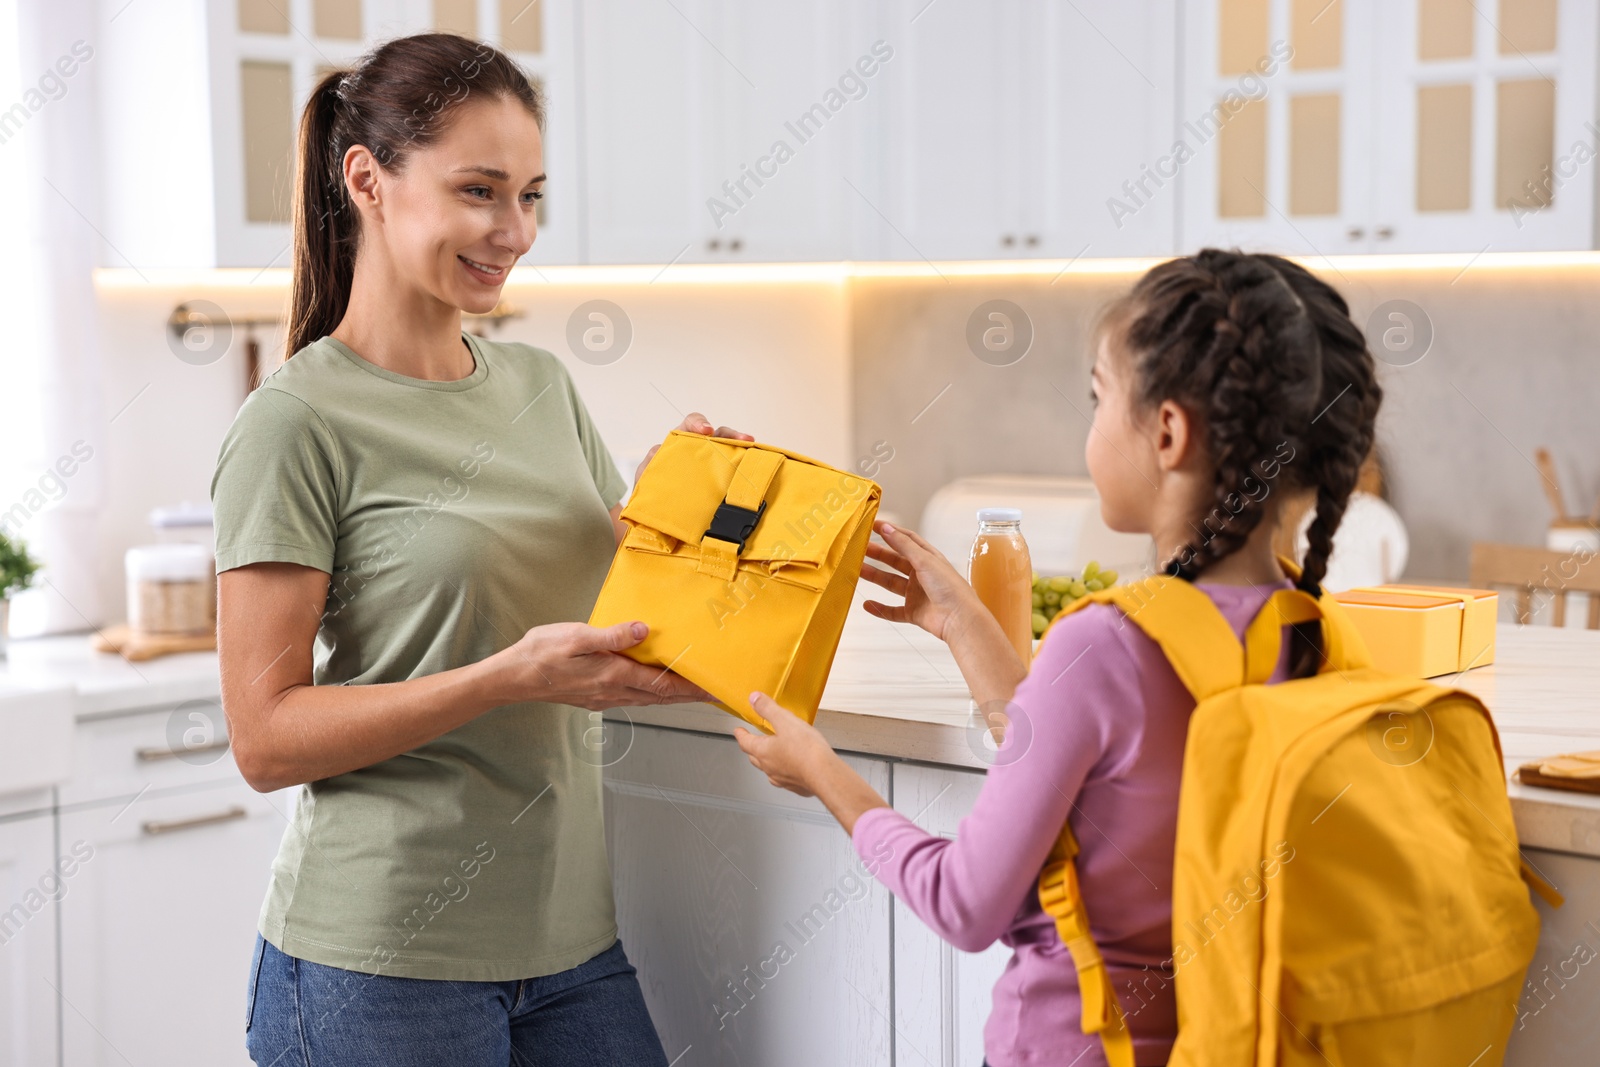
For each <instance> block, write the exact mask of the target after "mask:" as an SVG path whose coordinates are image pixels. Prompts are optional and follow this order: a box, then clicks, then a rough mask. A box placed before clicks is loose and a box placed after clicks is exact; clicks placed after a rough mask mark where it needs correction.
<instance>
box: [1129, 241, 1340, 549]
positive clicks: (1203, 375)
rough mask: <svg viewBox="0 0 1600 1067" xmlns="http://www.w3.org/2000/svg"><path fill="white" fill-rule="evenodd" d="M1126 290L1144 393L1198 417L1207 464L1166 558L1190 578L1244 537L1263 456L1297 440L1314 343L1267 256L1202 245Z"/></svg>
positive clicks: (1256, 507) (1298, 446)
mask: <svg viewBox="0 0 1600 1067" xmlns="http://www.w3.org/2000/svg"><path fill="white" fill-rule="evenodd" d="M1129 299H1130V301H1131V302H1132V304H1133V306H1134V307H1135V308H1137V309H1139V310H1138V311H1137V312H1136V313H1135V314H1134V315H1133V316H1132V319H1131V321H1130V323H1129V326H1128V342H1129V344H1130V346H1131V347H1132V349H1133V350H1134V351H1136V352H1138V353H1140V354H1141V356H1142V358H1141V359H1140V365H1139V368H1138V376H1139V379H1140V381H1141V382H1142V385H1143V390H1142V392H1143V395H1142V400H1143V402H1144V403H1145V404H1147V405H1148V404H1156V403H1159V402H1160V401H1161V400H1163V399H1166V398H1174V399H1177V400H1179V401H1180V402H1182V403H1184V404H1185V406H1186V407H1188V408H1190V410H1192V411H1193V412H1194V413H1195V414H1196V415H1198V416H1200V418H1199V419H1198V421H1199V422H1200V423H1201V424H1202V425H1203V426H1204V427H1205V434H1206V441H1205V445H1206V449H1207V451H1208V453H1209V455H1210V457H1211V460H1212V464H1213V467H1214V470H1215V483H1214V485H1213V489H1212V501H1211V506H1210V508H1209V509H1208V510H1207V511H1206V513H1205V514H1204V515H1203V516H1202V517H1201V518H1200V520H1199V522H1198V523H1193V524H1191V525H1192V526H1193V528H1194V532H1195V535H1196V536H1195V537H1193V538H1191V539H1189V541H1188V542H1186V543H1185V544H1184V545H1182V546H1181V547H1180V548H1179V549H1178V550H1177V552H1175V553H1174V554H1173V556H1172V558H1171V559H1170V560H1169V561H1168V562H1167V564H1166V567H1165V570H1166V572H1167V573H1168V574H1172V575H1175V576H1177V577H1181V578H1185V579H1187V580H1190V581H1193V580H1194V579H1195V578H1196V577H1197V576H1198V575H1199V574H1200V573H1201V572H1202V571H1203V570H1205V568H1207V567H1209V566H1211V565H1212V564H1215V563H1217V562H1218V561H1220V560H1222V559H1224V558H1226V557H1227V556H1229V555H1231V554H1233V553H1234V552H1237V551H1238V550H1239V549H1240V548H1242V547H1243V546H1244V544H1245V543H1246V542H1247V541H1248V540H1249V538H1250V535H1251V533H1252V532H1254V530H1255V529H1256V527H1258V526H1259V525H1260V524H1261V521H1262V518H1263V517H1264V516H1265V515H1266V514H1267V512H1268V508H1267V505H1266V501H1267V499H1268V496H1269V494H1267V493H1261V494H1260V495H1257V493H1256V492H1254V491H1252V488H1251V487H1252V485H1255V486H1260V484H1261V474H1260V470H1261V468H1262V465H1263V464H1271V463H1272V460H1273V457H1275V456H1281V455H1282V454H1283V451H1284V450H1285V449H1287V450H1288V453H1289V455H1291V456H1293V455H1297V454H1299V452H1300V451H1301V450H1302V449H1303V448H1304V447H1305V441H1304V439H1303V437H1302V432H1303V431H1302V428H1303V427H1304V426H1305V425H1306V424H1307V423H1308V422H1309V420H1310V418H1311V417H1312V415H1313V414H1315V411H1314V409H1313V408H1312V405H1313V404H1314V403H1315V400H1316V391H1315V390H1314V389H1312V388H1310V387H1308V385H1307V383H1308V382H1315V381H1316V380H1317V379H1318V378H1319V377H1320V368H1321V346H1320V344H1319V342H1318V337H1317V332H1316V329H1315V327H1314V326H1313V324H1312V322H1311V320H1310V318H1309V316H1308V314H1307V309H1306V307H1305V305H1304V303H1303V301H1302V300H1301V298H1300V296H1299V294H1297V293H1296V292H1295V291H1294V290H1293V289H1292V288H1290V287H1289V286H1288V285H1287V284H1286V283H1285V281H1284V279H1283V278H1282V277H1281V276H1280V275H1279V274H1278V273H1277V272H1276V271H1275V270H1273V269H1272V267H1271V266H1270V265H1269V264H1268V263H1267V262H1266V261H1265V257H1260V256H1246V255H1243V254H1240V253H1237V252H1222V251H1218V250H1215V249H1208V250H1206V251H1204V252H1201V253H1200V254H1199V255H1197V256H1195V257H1193V258H1192V259H1181V260H1172V261H1170V262H1168V263H1166V264H1163V265H1162V266H1160V267H1157V268H1155V270H1153V271H1151V272H1150V274H1148V275H1146V277H1145V278H1144V279H1143V280H1141V282H1140V283H1139V285H1138V286H1137V287H1136V288H1135V290H1134V292H1133V294H1131V296H1130V298H1129Z"/></svg>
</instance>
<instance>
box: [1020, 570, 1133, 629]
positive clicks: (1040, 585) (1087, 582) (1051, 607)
mask: <svg viewBox="0 0 1600 1067" xmlns="http://www.w3.org/2000/svg"><path fill="white" fill-rule="evenodd" d="M1116 584H1117V572H1116V571H1103V570H1101V569H1100V564H1098V563H1096V562H1095V561H1094V560H1090V561H1089V562H1088V563H1085V564H1084V565H1083V574H1082V575H1081V576H1079V577H1076V578H1074V577H1073V576H1072V575H1070V574H1052V575H1051V576H1050V577H1048V578H1045V577H1042V576H1040V575H1038V574H1035V575H1034V576H1033V639H1034V640H1035V641H1037V640H1038V639H1039V635H1040V634H1042V633H1044V628H1045V627H1046V626H1049V625H1050V620H1051V619H1053V618H1055V617H1056V613H1057V612H1058V611H1060V610H1061V609H1062V608H1064V607H1066V606H1067V605H1069V604H1071V603H1072V602H1073V601H1074V600H1077V599H1078V598H1079V597H1083V596H1088V595H1089V594H1090V593H1095V592H1099V591H1100V590H1101V589H1109V588H1111V587H1112V586H1113V585H1116Z"/></svg>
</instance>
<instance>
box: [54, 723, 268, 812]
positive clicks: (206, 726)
mask: <svg viewBox="0 0 1600 1067" xmlns="http://www.w3.org/2000/svg"><path fill="white" fill-rule="evenodd" d="M227 744H228V733H227V723H226V721H225V720H224V719H223V716H222V707H221V705H220V704H219V703H218V702H216V701H214V700H191V701H186V702H184V703H182V704H179V705H177V706H176V707H173V708H156V709H151V710H149V711H141V712H135V713H134V714H131V715H120V716H117V717H115V718H108V719H94V720H91V721H88V722H82V723H79V724H78V738H77V761H76V766H75V768H74V772H73V775H72V778H71V780H70V781H68V782H67V783H66V784H65V785H63V786H62V787H61V804H62V806H63V807H65V806H68V805H72V804H83V803H86V802H90V801H98V800H106V801H110V800H116V799H119V798H120V799H123V800H126V799H127V798H129V797H133V796H137V795H139V794H140V793H143V792H147V791H152V790H162V789H171V788H174V787H182V786H191V785H198V784H201V783H205V782H216V781H236V780H239V779H240V777H241V776H240V774H239V769H238V768H237V767H236V766H235V765H234V762H233V754H232V753H231V752H229V751H228V748H227Z"/></svg>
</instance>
